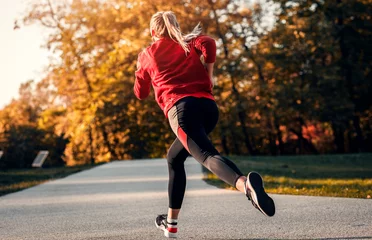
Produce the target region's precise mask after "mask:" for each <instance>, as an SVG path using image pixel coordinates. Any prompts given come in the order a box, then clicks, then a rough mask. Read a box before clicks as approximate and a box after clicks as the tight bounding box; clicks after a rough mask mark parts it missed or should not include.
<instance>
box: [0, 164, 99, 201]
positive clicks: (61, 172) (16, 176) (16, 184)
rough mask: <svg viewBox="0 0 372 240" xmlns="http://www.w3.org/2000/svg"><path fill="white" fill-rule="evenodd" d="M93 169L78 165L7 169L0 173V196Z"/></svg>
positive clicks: (89, 166) (88, 166)
mask: <svg viewBox="0 0 372 240" xmlns="http://www.w3.org/2000/svg"><path fill="white" fill-rule="evenodd" d="M91 167H93V165H80V166H74V167H55V168H32V169H9V170H1V171H0V196H2V195H5V194H8V193H12V192H16V191H20V190H22V189H25V188H29V187H32V186H35V185H38V184H41V183H43V182H46V181H49V180H53V179H57V178H63V177H66V176H68V175H70V174H73V173H77V172H80V171H82V170H86V169H89V168H91Z"/></svg>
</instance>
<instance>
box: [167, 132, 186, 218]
mask: <svg viewBox="0 0 372 240" xmlns="http://www.w3.org/2000/svg"><path fill="white" fill-rule="evenodd" d="M188 156H189V153H188V152H187V150H186V149H185V148H184V147H183V145H182V143H181V142H180V141H179V139H178V138H176V140H174V142H173V144H172V145H171V147H170V148H169V150H168V154H167V162H168V172H169V182H168V198H169V209H168V218H170V219H178V213H179V211H180V209H181V206H182V201H183V198H184V195H185V188H186V173H185V166H184V162H185V160H186V158H187V157H188Z"/></svg>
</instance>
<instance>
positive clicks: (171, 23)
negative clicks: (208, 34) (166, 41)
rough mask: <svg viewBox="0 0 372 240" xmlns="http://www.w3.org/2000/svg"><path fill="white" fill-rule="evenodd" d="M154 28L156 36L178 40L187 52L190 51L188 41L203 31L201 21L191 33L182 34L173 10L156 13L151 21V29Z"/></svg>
mask: <svg viewBox="0 0 372 240" xmlns="http://www.w3.org/2000/svg"><path fill="white" fill-rule="evenodd" d="M152 30H153V31H154V32H155V34H156V37H170V38H171V39H173V40H174V41H176V42H177V43H178V44H179V45H181V47H182V48H183V50H185V53H186V54H187V53H188V52H190V49H189V47H188V44H187V42H189V41H190V40H192V39H194V38H196V37H197V36H199V35H200V34H201V32H202V29H201V27H200V23H199V24H198V25H196V27H195V28H194V29H193V30H192V32H191V33H189V34H187V35H184V34H182V32H181V29H180V25H179V24H178V22H177V18H176V15H175V14H174V13H173V12H172V11H165V12H157V13H155V14H154V15H153V16H152V17H151V21H150V31H152Z"/></svg>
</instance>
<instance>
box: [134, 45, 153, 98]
mask: <svg viewBox="0 0 372 240" xmlns="http://www.w3.org/2000/svg"><path fill="white" fill-rule="evenodd" d="M143 61H144V59H143V52H141V53H140V54H138V59H137V70H136V72H135V76H136V80H135V82H134V88H133V90H134V94H135V95H136V97H137V98H138V99H140V100H142V99H145V98H147V97H148V96H149V94H150V87H151V77H150V75H149V73H148V72H147V71H146V69H144V68H143Z"/></svg>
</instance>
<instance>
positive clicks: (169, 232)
mask: <svg viewBox="0 0 372 240" xmlns="http://www.w3.org/2000/svg"><path fill="white" fill-rule="evenodd" d="M155 225H156V227H157V228H158V229H161V230H163V232H164V236H166V237H167V238H177V223H168V222H167V214H162V215H158V216H157V217H156V219H155Z"/></svg>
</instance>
